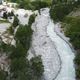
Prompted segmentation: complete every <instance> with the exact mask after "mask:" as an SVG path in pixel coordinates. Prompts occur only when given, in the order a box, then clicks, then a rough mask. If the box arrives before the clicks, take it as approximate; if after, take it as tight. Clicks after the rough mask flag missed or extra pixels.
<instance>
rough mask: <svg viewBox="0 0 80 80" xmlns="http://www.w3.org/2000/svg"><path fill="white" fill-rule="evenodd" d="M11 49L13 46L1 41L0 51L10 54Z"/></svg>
mask: <svg viewBox="0 0 80 80" xmlns="http://www.w3.org/2000/svg"><path fill="white" fill-rule="evenodd" d="M12 49H13V46H12V45H10V44H5V43H4V42H3V41H2V42H1V44H0V51H2V52H6V53H10V52H11V51H12Z"/></svg>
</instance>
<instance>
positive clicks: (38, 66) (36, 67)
mask: <svg viewBox="0 0 80 80" xmlns="http://www.w3.org/2000/svg"><path fill="white" fill-rule="evenodd" d="M30 62H31V67H32V69H33V71H34V74H35V75H37V77H38V78H41V76H42V75H43V72H44V67H43V64H42V60H41V56H37V57H34V58H32V59H31V60H30Z"/></svg>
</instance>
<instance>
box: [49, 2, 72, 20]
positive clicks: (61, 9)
mask: <svg viewBox="0 0 80 80" xmlns="http://www.w3.org/2000/svg"><path fill="white" fill-rule="evenodd" d="M72 10H73V5H72V4H62V3H58V4H57V5H55V6H54V7H52V8H51V10H50V16H51V18H52V19H53V20H54V21H62V20H63V19H64V17H65V16H66V15H68V14H69V13H70V12H71V11H72Z"/></svg>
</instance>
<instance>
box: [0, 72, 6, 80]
mask: <svg viewBox="0 0 80 80" xmlns="http://www.w3.org/2000/svg"><path fill="white" fill-rule="evenodd" d="M6 77H7V73H6V72H5V71H3V70H0V80H6Z"/></svg>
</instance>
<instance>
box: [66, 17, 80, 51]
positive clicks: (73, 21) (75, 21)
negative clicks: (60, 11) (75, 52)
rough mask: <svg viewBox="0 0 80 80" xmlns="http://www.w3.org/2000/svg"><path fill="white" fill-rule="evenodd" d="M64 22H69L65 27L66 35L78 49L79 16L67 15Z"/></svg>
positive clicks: (79, 44) (79, 33)
mask: <svg viewBox="0 0 80 80" xmlns="http://www.w3.org/2000/svg"><path fill="white" fill-rule="evenodd" d="M65 22H66V23H67V24H69V26H68V27H66V31H65V34H66V36H68V37H70V41H71V43H72V44H73V46H74V47H75V49H80V17H75V18H71V17H67V18H66V20H65Z"/></svg>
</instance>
